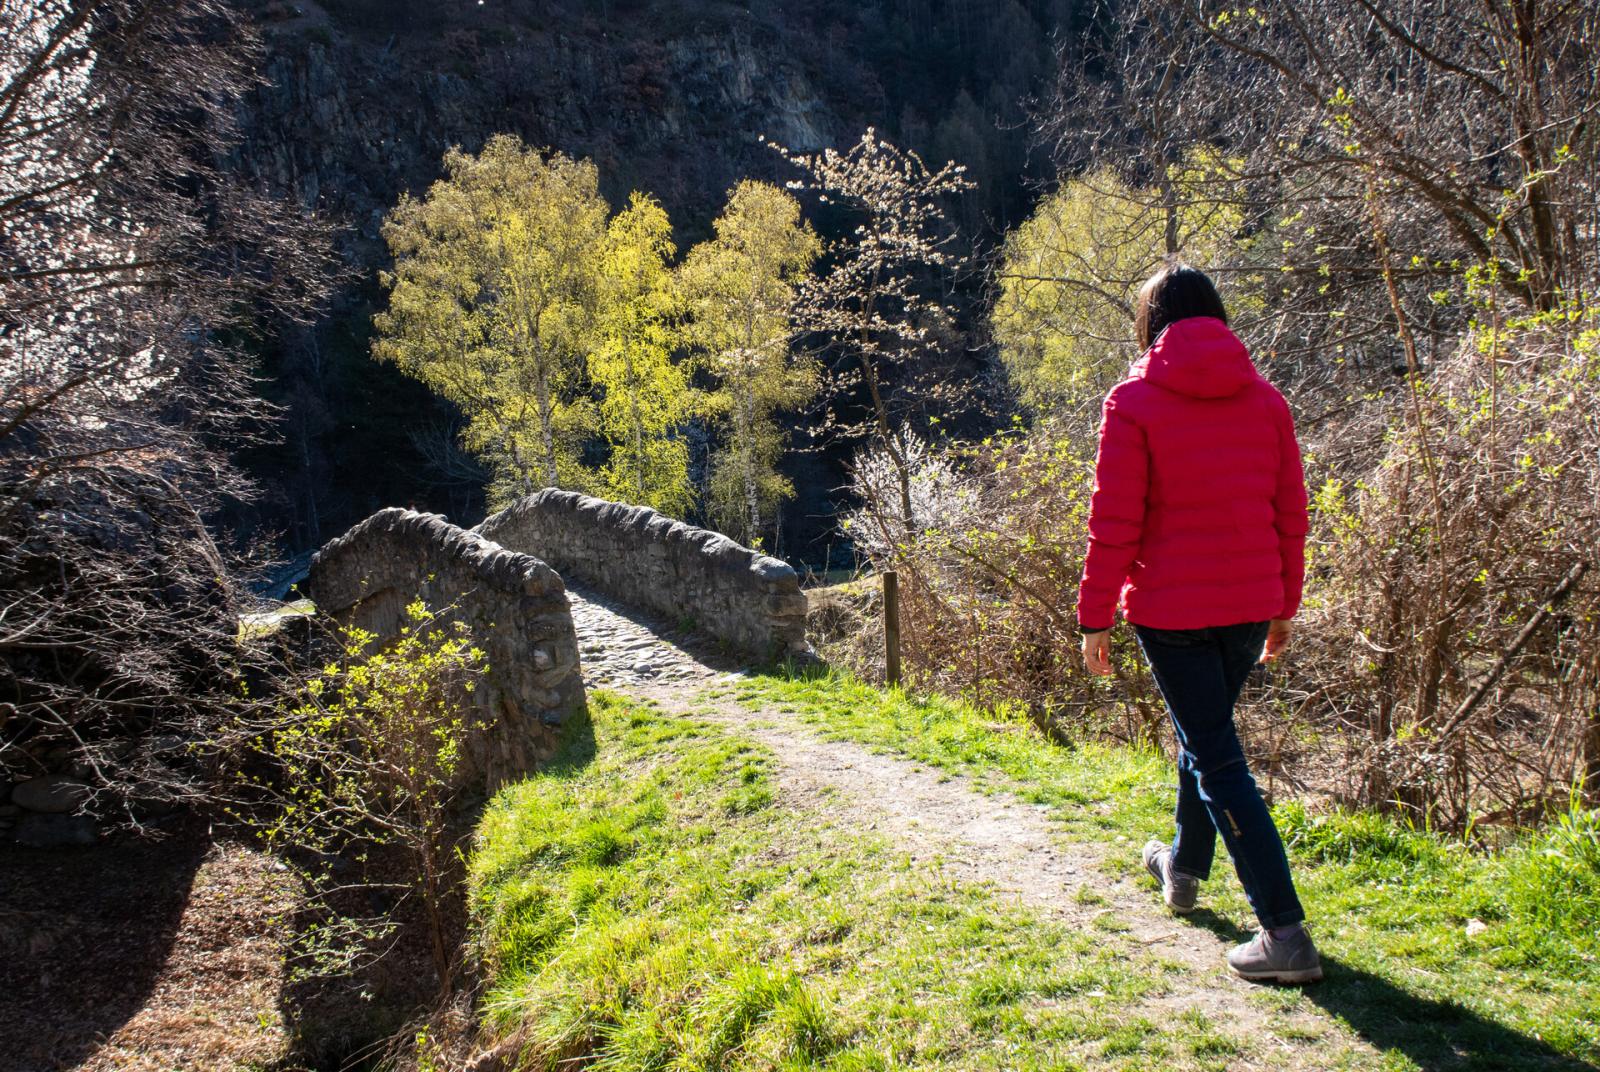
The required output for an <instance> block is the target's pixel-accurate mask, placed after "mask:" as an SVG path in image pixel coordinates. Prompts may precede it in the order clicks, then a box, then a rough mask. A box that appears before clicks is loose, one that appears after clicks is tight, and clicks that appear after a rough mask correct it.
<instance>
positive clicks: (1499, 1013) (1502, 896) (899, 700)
mask: <svg viewBox="0 0 1600 1072" xmlns="http://www.w3.org/2000/svg"><path fill="white" fill-rule="evenodd" d="M730 692H732V693H733V694H734V695H735V696H736V698H737V699H738V700H740V701H741V702H743V703H746V704H749V705H751V706H754V707H757V708H759V709H761V710H764V711H768V712H772V713H774V714H775V715H777V716H779V717H786V718H790V719H798V720H799V721H801V722H802V723H804V724H806V725H808V726H809V727H811V728H812V729H813V730H814V731H815V732H818V733H820V734H822V735H824V736H829V737H835V738H841V739H848V740H854V741H858V742H861V743H864V744H867V745H869V746H871V747H875V748H880V749H885V750H890V751H895V752H900V753H904V754H905V755H908V756H911V757H914V758H916V759H918V760H919V761H921V762H923V763H927V764H929V765H931V766H935V767H938V768H941V769H943V770H946V771H949V772H951V773H961V774H965V775H968V776H970V777H972V778H973V779H974V780H975V781H976V782H977V783H978V784H979V785H980V786H982V787H984V788H987V789H990V790H1008V791H1011V792H1014V793H1016V795H1018V796H1019V797H1021V798H1022V799H1025V800H1028V801H1032V802H1036V803H1041V804H1044V805H1046V806H1048V807H1049V808H1050V810H1051V813H1052V815H1053V816H1054V817H1055V818H1057V819H1058V820H1059V821H1061V822H1062V823H1063V824H1064V825H1065V826H1066V827H1067V828H1068V829H1069V830H1070V831H1071V832H1072V835H1073V836H1074V837H1078V838H1086V839H1088V838H1092V839H1097V840H1102V841H1106V842H1107V843H1108V845H1109V848H1110V854H1109V861H1108V866H1109V867H1111V868H1113V869H1115V870H1121V871H1127V872H1132V871H1137V870H1139V868H1140V864H1139V860H1138V853H1139V848H1140V846H1141V845H1142V844H1143V843H1144V841H1145V839H1146V838H1147V837H1149V836H1151V835H1157V836H1163V837H1165V836H1169V835H1170V833H1171V829H1172V828H1171V821H1170V809H1171V806H1172V799H1173V790H1172V781H1171V772H1170V770H1169V768H1168V766H1167V764H1166V762H1165V761H1164V760H1163V759H1162V758H1160V757H1158V756H1155V755H1153V754H1150V753H1144V752H1138V751H1134V750H1130V749H1125V748H1116V747H1108V746H1104V745H1098V744H1086V745H1084V746H1082V747H1080V748H1063V747H1060V746H1057V745H1052V744H1049V743H1047V742H1045V741H1043V740H1042V739H1041V738H1040V736H1039V735H1038V734H1037V733H1036V732H1035V731H1034V730H1033V729H1032V728H1031V727H1030V726H1028V725H1027V724H1025V723H1012V722H1006V721H1001V720H997V719H996V717H995V716H994V715H992V714H989V713H986V712H980V711H976V710H974V709H972V708H970V707H968V706H966V705H963V704H959V703H953V702H947V701H943V700H937V699H933V700H919V699H915V698H911V697H907V696H905V695H904V694H901V693H899V692H885V691H883V690H880V689H877V688H874V687H871V686H867V685H863V684H861V683H859V682H856V681H852V680H849V679H847V678H842V677H837V676H829V677H817V678H809V679H807V678H786V677H766V678H754V679H750V680H749V681H748V682H747V683H744V684H742V685H740V686H738V687H737V688H736V689H730ZM1276 816H1277V818H1278V821H1279V823H1280V826H1281V828H1282V830H1283V833H1284V836H1285V839H1286V840H1287V842H1288V844H1289V847H1290V853H1291V856H1292V857H1293V859H1294V861H1295V864H1296V866H1297V882H1298V884H1299V885H1300V889H1301V895H1302V899H1303V901H1304V902H1305V904H1306V909H1307V912H1308V914H1309V915H1310V916H1311V919H1312V921H1313V924H1312V925H1313V928H1314V931H1315V934H1316V936H1317V939H1318V943H1319V945H1320V946H1321V947H1322V948H1323V949H1324V950H1325V951H1326V953H1327V956H1328V960H1329V965H1330V971H1329V978H1328V980H1327V982H1326V983H1325V984H1324V985H1322V986H1321V987H1318V988H1314V989H1313V990H1312V991H1309V992H1307V993H1305V994H1301V993H1299V992H1295V991H1283V992H1280V991H1266V992H1264V993H1265V994H1266V995H1268V1000H1272V1001H1275V1002H1277V1003H1279V1004H1280V1005H1281V1006H1282V1007H1284V1008H1286V1009H1292V1008H1296V1007H1304V1006H1307V1005H1310V1004H1317V1005H1319V1006H1321V1007H1323V1008H1325V1009H1326V1010H1327V1011H1329V1012H1332V1013H1334V1014H1336V1015H1339V1016H1341V1017H1343V1018H1344V1019H1345V1020H1346V1021H1347V1022H1349V1023H1351V1024H1352V1026H1354V1027H1355V1028H1356V1029H1357V1030H1358V1031H1361V1032H1362V1033H1363V1034H1366V1035H1367V1036H1368V1037H1369V1038H1371V1039H1372V1040H1373V1041H1375V1042H1377V1043H1378V1044H1379V1045H1380V1046H1383V1047H1385V1048H1388V1049H1391V1050H1392V1051H1393V1054H1394V1059H1395V1061H1396V1062H1397V1063H1396V1065H1395V1067H1400V1068H1407V1067H1413V1066H1417V1067H1422V1068H1432V1067H1455V1066H1460V1067H1507V1068H1524V1067H1538V1066H1539V1063H1540V1062H1541V1059H1554V1057H1555V1055H1556V1054H1560V1055H1565V1056H1569V1057H1572V1058H1577V1059H1579V1060H1582V1061H1585V1062H1591V1063H1593V1062H1600V816H1596V814H1595V813H1593V812H1583V811H1580V810H1574V811H1573V812H1572V813H1571V814H1569V815H1567V816H1563V817H1561V818H1560V819H1559V820H1558V821H1557V822H1556V823H1554V824H1553V825H1552V826H1550V827H1549V828H1548V829H1547V830H1546V831H1544V832H1543V833H1541V834H1538V835H1534V836H1530V837H1528V838H1526V839H1523V840H1520V841H1517V842H1516V843H1514V844H1512V845H1509V846H1507V847H1505V848H1502V849H1501V850H1499V851H1495V852H1481V851H1473V850H1470V849H1468V848H1467V847H1466V846H1465V845H1463V844H1462V843H1460V842H1459V841H1455V840H1451V839H1446V838H1442V837H1438V836H1435V835H1432V834H1430V833H1427V832H1425V831H1419V830H1415V829H1409V828H1407V827H1405V826H1402V825H1400V824H1398V823H1396V822H1394V821H1393V820H1391V819H1388V818H1386V817H1382V816H1377V815H1371V814H1354V815H1351V814H1332V815H1320V816H1314V815H1312V814H1310V813H1308V812H1307V811H1306V810H1305V809H1304V808H1303V807H1300V806H1299V805H1297V804H1294V803H1289V804H1284V805H1280V806H1279V807H1278V808H1277V811H1276ZM1152 888H1153V886H1152ZM1202 897H1203V903H1204V904H1206V905H1208V906H1210V907H1211V908H1212V910H1213V913H1214V914H1213V915H1210V916H1206V915H1202V916H1201V922H1202V923H1204V924H1207V925H1210V926H1213V927H1215V928H1217V929H1221V930H1223V931H1224V932H1234V931H1238V932H1239V933H1240V934H1241V935H1242V933H1243V932H1242V931H1240V925H1241V924H1246V923H1247V922H1248V920H1249V910H1248V907H1247V906H1246V904H1245V902H1244V898H1243V896H1242V894H1240V892H1239V891H1238V885H1237V881H1236V880H1235V878H1234V876H1233V872H1232V868H1231V866H1230V865H1229V864H1228V862H1227V860H1226V857H1225V856H1221V858H1220V859H1219V861H1218V866H1217V867H1216V868H1215V869H1214V871H1213V875H1212V878H1211V880H1210V881H1209V882H1208V883H1206V884H1205V886H1204V888H1203V891H1202ZM1475 921H1476V922H1475ZM1497 1055H1498V1056H1497ZM1499 1061H1504V1062H1505V1063H1504V1064H1499V1063H1497V1062H1499ZM1407 1062H1410V1063H1409V1064H1408V1063H1407Z"/></svg>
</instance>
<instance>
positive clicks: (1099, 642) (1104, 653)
mask: <svg viewBox="0 0 1600 1072" xmlns="http://www.w3.org/2000/svg"><path fill="white" fill-rule="evenodd" d="M1083 665H1084V666H1086V667H1088V668H1089V673H1091V674H1098V675H1099V676H1100V677H1107V676H1109V675H1110V674H1111V673H1112V670H1111V630H1109V629H1102V630H1100V631H1099V632H1098V633H1085V634H1083Z"/></svg>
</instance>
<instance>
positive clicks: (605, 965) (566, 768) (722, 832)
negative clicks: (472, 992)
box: [470, 693, 1265, 1072]
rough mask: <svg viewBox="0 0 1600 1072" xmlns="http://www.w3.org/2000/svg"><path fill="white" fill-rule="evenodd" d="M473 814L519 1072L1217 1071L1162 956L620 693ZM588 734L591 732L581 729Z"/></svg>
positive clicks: (497, 1001) (479, 907)
mask: <svg viewBox="0 0 1600 1072" xmlns="http://www.w3.org/2000/svg"><path fill="white" fill-rule="evenodd" d="M591 714H592V727H579V728H578V729H579V732H577V733H576V734H575V736H574V738H573V740H572V743H571V744H570V745H569V749H568V752H567V753H566V754H565V755H564V756H563V757H562V758H561V759H560V760H558V762H557V763H555V764H554V765H553V766H552V767H550V768H549V769H548V770H546V771H545V772H543V773H541V774H539V775H536V776H535V777H532V778H530V779H528V780H526V781H524V782H521V783H518V784H517V785H514V786H511V787H509V788H507V789H505V790H503V791H502V792H501V793H500V794H499V795H498V796H497V797H496V798H495V800H494V801H493V802H492V803H491V805H490V807H489V808H488V810H487V812H486V814H485V816H484V818H483V820H482V822H481V825H480V827H479V831H478V836H477V838H476V844H475V847H474V853H473V858H472V864H471V879H470V882H471V897H472V910H473V918H474V921H475V927H476V928H477V931H478V935H479V944H480V953H481V956H482V961H483V966H484V969H485V972H486V975H487V979H488V991H487V994H486V996H485V998H484V1009H485V1013H486V1028H487V1030H488V1031H489V1032H490V1034H491V1035H494V1036H497V1037H499V1038H502V1039H511V1040H517V1041H518V1042H519V1044H520V1047H521V1049H520V1053H521V1065H520V1067H522V1068H524V1069H550V1070H554V1069H558V1068H562V1069H566V1068H590V1069H607V1070H619V1072H620V1070H641V1072H642V1070H647V1069H663V1070H665V1069H672V1070H683V1072H688V1070H702V1069H703V1070H711V1069H734V1068H740V1069H747V1068H748V1069H757V1068H759V1069H798V1068H827V1069H841V1070H871V1069H880V1070H888V1069H908V1068H918V1069H949V1070H957V1069H961V1070H966V1069H995V1070H1000V1069H1006V1070H1013V1069H1015V1070H1034V1069H1037V1070H1045V1069H1050V1070H1067V1069H1096V1070H1099V1069H1106V1070H1114V1069H1127V1070H1134V1069H1146V1068H1152V1067H1161V1068H1171V1069H1222V1068H1225V1067H1227V1063H1228V1061H1229V1060H1231V1059H1233V1058H1234V1057H1236V1056H1238V1055H1241V1054H1246V1055H1248V1054H1252V1053H1255V1052H1256V1051H1257V1050H1258V1049H1259V1048H1260V1047H1261V1046H1263V1045H1264V1044H1265V1043H1264V1041H1263V1040H1261V1039H1252V1038H1249V1037H1244V1036H1243V1035H1242V1034H1240V1033H1236V1032H1235V1031H1234V1030H1231V1029H1230V1027H1229V1025H1226V1024H1213V1023H1205V1024H1203V1025H1202V1024H1198V1023H1196V1022H1194V1021H1192V1020H1183V1019H1181V1018H1177V1017H1174V1016H1171V1015H1170V1014H1167V1013H1164V1012H1159V1011H1154V1010H1153V1009H1152V1008H1151V1006H1150V1005H1149V1004H1148V1003H1149V1002H1151V1001H1155V1000H1157V999H1159V998H1160V996H1161V995H1162V994H1163V993H1165V992H1167V991H1168V989H1169V988H1170V985H1171V979H1172V978H1173V973H1172V971H1171V968H1170V966H1169V965H1165V964H1163V963H1162V962H1160V961H1159V960H1156V959H1155V958H1153V957H1151V956H1150V955H1149V954H1148V953H1147V952H1146V951H1145V950H1144V949H1143V948H1142V947H1140V946H1139V945H1138V944H1137V943H1135V942H1132V941H1131V940H1129V939H1126V938H1124V937H1123V936H1121V935H1117V934H1106V933H1101V932H1098V931H1079V930H1074V929H1072V928H1070V927H1068V926H1066V925H1064V924H1060V923H1056V922H1051V921H1049V920H1047V919H1044V918H1042V917H1041V916H1040V915H1039V914H1037V913H1034V912H1030V911H1027V910H1024V909H1020V908H1017V907H1014V906H1010V905H1008V904H1005V903H1002V902H1000V901H999V900H998V899H997V898H996V897H995V896H994V895H992V894H991V893H990V892H988V891H986V890H984V889H981V888H975V887H972V886H967V885H961V884H957V883H953V882H951V881H949V880H947V879H945V878H943V877H942V876H941V875H940V874H939V873H938V871H937V869H932V868H928V867H926V866H925V865H919V864H916V863H914V862H913V861H911V860H910V859H908V858H906V857H905V856H903V855H902V854H899V853H897V852H896V851H895V850H894V849H893V847H892V846H891V845H889V844H887V843H886V842H885V841H883V840H882V839H880V838H877V837H875V836H872V835H864V834H862V833H860V832H856V831H851V830H846V829H841V828H839V827H837V826H836V825H833V824H832V822H831V821H830V819H829V818H828V817H827V816H826V815H825V814H822V813H819V812H815V811H805V810H793V809H790V808H787V807H785V808H778V807H773V806H772V802H773V799H774V789H773V781H772V778H773V760H772V757H771V755H770V754H769V753H768V752H767V751H766V750H765V749H763V748H762V747H761V746H759V745H757V744H755V743H753V742H752V741H750V740H748V739H745V738H742V737H741V736H739V735H737V734H735V733H732V732H730V731H728V730H726V729H723V728H719V727H716V726H712V725H710V724H706V723H699V722H695V721H693V720H689V719H684V718H678V717H668V716H664V715H662V714H659V713H657V712H654V711H652V710H650V709H648V708H644V707H640V706H636V705H631V704H629V703H626V702H623V701H621V700H619V699H617V698H615V697H612V696H609V695H606V694H603V693H602V694H597V695H595V696H593V697H592V701H591ZM584 730H590V731H591V732H592V737H591V736H590V735H589V734H588V733H585V732H583V731H584Z"/></svg>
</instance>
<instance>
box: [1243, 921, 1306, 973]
mask: <svg viewBox="0 0 1600 1072" xmlns="http://www.w3.org/2000/svg"><path fill="white" fill-rule="evenodd" d="M1228 967H1230V968H1232V969H1233V973H1234V974H1235V975H1237V976H1238V977H1239V978H1241V979H1248V980H1250V981H1251V982H1252V983H1314V982H1316V981H1317V980H1319V979H1321V978H1322V958H1321V957H1319V956H1318V955H1317V947H1316V946H1314V945H1312V944H1311V935H1310V934H1308V933H1306V929H1305V928H1304V927H1301V928H1299V929H1298V930H1296V931H1295V933H1294V934H1293V935H1292V936H1291V937H1288V938H1274V937H1273V936H1272V932H1271V931H1270V930H1263V931H1261V933H1259V934H1257V935H1256V936H1255V937H1254V938H1252V939H1251V940H1250V941H1248V942H1246V943H1245V944H1244V945H1241V946H1238V947H1237V948H1235V949H1234V950H1233V951H1232V952H1231V953H1229V954H1228Z"/></svg>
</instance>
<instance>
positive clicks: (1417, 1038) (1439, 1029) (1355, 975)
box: [1187, 909, 1596, 1072]
mask: <svg viewBox="0 0 1600 1072" xmlns="http://www.w3.org/2000/svg"><path fill="white" fill-rule="evenodd" d="M1187 918H1188V920H1189V922H1191V923H1194V924H1196V925H1197V926H1201V927H1204V928H1205V929H1206V930H1208V931H1211V932H1212V933H1213V934H1215V935H1217V936H1218V937H1220V938H1222V939H1224V940H1226V941H1228V942H1235V943H1237V942H1244V941H1248V940H1249V939H1250V937H1251V933H1250V932H1249V931H1246V930H1242V929H1241V928H1239V927H1238V926H1237V925H1235V924H1234V923H1233V921H1232V920H1229V919H1225V918H1223V917H1222V916H1219V915H1217V914H1216V913H1215V912H1212V911H1210V910H1208V909H1200V910H1198V911H1196V912H1195V913H1193V914H1192V915H1190V916H1189V917H1187ZM1322 970H1323V980H1322V982H1320V983H1313V984H1311V985H1310V986H1306V987H1304V988H1303V992H1304V994H1305V996H1306V998H1307V1000H1309V1001H1311V1002H1312V1003H1313V1004H1315V1005H1317V1006H1318V1007H1320V1008H1321V1009H1322V1010H1323V1011H1325V1012H1327V1013H1329V1014H1331V1015H1333V1016H1336V1017H1338V1018H1339V1019H1340V1020H1341V1021H1343V1022H1344V1023H1345V1024H1346V1025H1348V1026H1349V1028H1350V1030H1352V1031H1354V1032H1355V1033H1356V1034H1358V1035H1360V1036H1361V1037H1362V1038H1364V1039H1366V1040H1367V1041H1368V1042H1370V1043H1371V1044H1372V1045H1373V1046H1374V1047H1376V1048H1377V1049H1379V1050H1381V1051H1383V1052H1384V1053H1395V1054H1400V1055H1403V1056H1405V1057H1406V1058H1407V1059H1409V1060H1410V1061H1412V1062H1413V1063H1414V1064H1415V1065H1416V1066H1417V1067H1418V1068H1421V1069H1423V1072H1445V1070H1449V1072H1458V1070H1460V1072H1467V1070H1472V1072H1477V1070H1482V1072H1489V1070H1500V1069H1504V1070H1506V1072H1523V1070H1527V1069H1541V1070H1549V1072H1594V1069H1595V1068H1596V1066H1595V1065H1594V1064H1592V1063H1590V1062H1588V1061H1584V1060H1581V1059H1579V1058H1576V1057H1570V1056H1568V1055H1566V1054H1564V1053H1561V1052H1560V1051H1558V1050H1556V1049H1555V1048H1553V1047H1552V1046H1550V1045H1549V1044H1547V1043H1545V1042H1543V1041H1541V1040H1540V1039H1537V1038H1534V1037H1533V1036H1531V1035H1527V1034H1524V1033H1522V1032H1520V1031H1517V1030H1515V1029H1513V1028H1510V1027H1507V1026H1506V1025H1504V1024H1501V1023H1497V1022H1496V1021H1494V1020H1490V1019H1486V1018H1485V1017H1484V1016H1482V1015H1481V1014H1479V1013H1476V1012H1473V1011H1472V1010H1471V1009H1468V1008H1466V1007H1465V1006H1463V1005H1460V1004H1458V1003H1457V1002H1454V1001H1450V1000H1448V999H1443V1000H1442V999H1439V998H1430V997H1423V996H1421V995H1419V994H1414V993H1411V992H1410V991H1408V990H1405V989H1404V988H1402V987H1399V986H1397V985H1395V984H1394V983H1393V982H1391V981H1390V980H1388V979H1385V978H1383V977H1382V976H1379V975H1374V974H1373V973H1371V972H1369V971H1364V970H1362V969H1361V968H1357V967H1355V966H1353V965H1351V964H1347V963H1345V962H1344V961H1342V960H1340V959H1339V958H1337V957H1333V956H1329V955H1328V954H1327V953H1323V954H1322Z"/></svg>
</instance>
